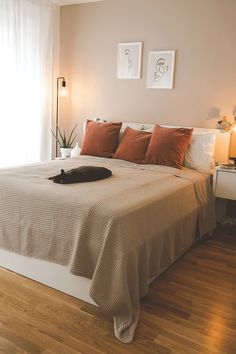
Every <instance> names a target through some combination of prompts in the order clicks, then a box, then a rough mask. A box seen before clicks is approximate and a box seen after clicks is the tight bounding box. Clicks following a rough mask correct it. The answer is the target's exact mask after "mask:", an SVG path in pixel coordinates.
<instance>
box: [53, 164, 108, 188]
mask: <svg viewBox="0 0 236 354" xmlns="http://www.w3.org/2000/svg"><path fill="white" fill-rule="evenodd" d="M111 175H112V172H111V171H110V170H108V169H107V168H105V167H96V166H80V167H78V168H73V169H72V170H68V171H66V172H65V171H64V170H61V173H60V174H59V175H56V176H53V177H49V178H48V179H50V180H52V181H53V182H54V183H61V184H69V183H80V182H93V181H99V180H100V179H104V178H108V177H110V176H111Z"/></svg>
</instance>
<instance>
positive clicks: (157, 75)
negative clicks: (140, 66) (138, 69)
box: [153, 58, 169, 81]
mask: <svg viewBox="0 0 236 354" xmlns="http://www.w3.org/2000/svg"><path fill="white" fill-rule="evenodd" d="M155 66H156V71H155V72H154V75H153V78H154V81H159V80H161V79H162V77H163V76H164V75H165V74H166V73H167V72H168V70H169V66H168V65H167V64H166V59H165V58H158V59H157V61H156V64H155Z"/></svg>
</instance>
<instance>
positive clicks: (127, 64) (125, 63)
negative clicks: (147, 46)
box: [117, 42, 142, 79]
mask: <svg viewBox="0 0 236 354" xmlns="http://www.w3.org/2000/svg"><path fill="white" fill-rule="evenodd" d="M141 61H142V42H133V43H119V45H118V66H117V78H118V79H140V76H141Z"/></svg>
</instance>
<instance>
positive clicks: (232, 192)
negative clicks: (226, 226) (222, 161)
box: [213, 166, 236, 222]
mask: <svg viewBox="0 0 236 354" xmlns="http://www.w3.org/2000/svg"><path fill="white" fill-rule="evenodd" d="M213 190H214V193H215V197H216V198H217V199H216V218H217V221H219V222H224V221H225V218H226V208H227V200H228V199H230V200H236V170H227V169H222V168H220V167H219V166H218V167H216V168H215V170H214V177H213ZM218 198H219V199H218Z"/></svg>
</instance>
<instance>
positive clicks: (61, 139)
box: [51, 123, 79, 149]
mask: <svg viewBox="0 0 236 354" xmlns="http://www.w3.org/2000/svg"><path fill="white" fill-rule="evenodd" d="M78 124H79V123H77V124H76V125H75V126H74V128H73V129H72V131H71V133H70V135H69V138H68V140H67V138H66V133H65V131H63V133H62V132H61V130H60V128H59V127H57V131H58V134H55V133H54V132H53V131H52V129H51V132H52V135H53V136H54V138H55V139H56V141H57V142H58V144H59V145H60V147H61V148H64V149H68V148H71V147H72V144H73V142H74V141H75V138H76V136H77V134H74V132H75V129H76V128H77V126H78Z"/></svg>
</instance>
